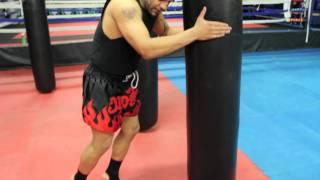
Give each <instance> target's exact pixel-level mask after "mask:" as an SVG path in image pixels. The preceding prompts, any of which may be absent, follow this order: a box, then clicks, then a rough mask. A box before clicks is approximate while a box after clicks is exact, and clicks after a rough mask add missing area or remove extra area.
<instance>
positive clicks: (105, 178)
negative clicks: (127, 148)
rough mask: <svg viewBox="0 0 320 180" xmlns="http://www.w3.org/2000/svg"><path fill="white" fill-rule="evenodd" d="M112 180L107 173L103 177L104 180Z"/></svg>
mask: <svg viewBox="0 0 320 180" xmlns="http://www.w3.org/2000/svg"><path fill="white" fill-rule="evenodd" d="M109 179H110V178H109V175H108V174H107V173H104V174H103V175H102V180H109Z"/></svg>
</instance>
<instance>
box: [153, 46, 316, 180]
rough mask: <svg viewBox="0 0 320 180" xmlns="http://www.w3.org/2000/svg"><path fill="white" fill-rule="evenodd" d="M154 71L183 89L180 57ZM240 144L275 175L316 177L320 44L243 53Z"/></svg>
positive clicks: (286, 179)
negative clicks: (314, 46) (315, 47)
mask: <svg viewBox="0 0 320 180" xmlns="http://www.w3.org/2000/svg"><path fill="white" fill-rule="evenodd" d="M159 70H160V71H161V72H162V73H164V75H165V76H166V77H168V78H169V79H170V80H171V81H172V82H173V83H174V84H175V86H177V87H178V88H179V89H180V90H181V92H183V93H184V94H186V82H185V80H186V78H185V62H184V58H170V59H161V60H160V61H159ZM240 98H241V103H240V130H239V148H240V149H241V150H243V151H244V152H245V153H246V154H247V155H248V156H249V157H250V158H251V159H252V160H253V161H254V163H256V164H257V165H258V167H259V168H260V169H261V170H263V171H264V173H265V174H266V175H267V176H269V177H270V178H271V179H275V180H319V179H320V49H299V50H288V51H274V52H258V53H243V55H242V77H241V97H240Z"/></svg>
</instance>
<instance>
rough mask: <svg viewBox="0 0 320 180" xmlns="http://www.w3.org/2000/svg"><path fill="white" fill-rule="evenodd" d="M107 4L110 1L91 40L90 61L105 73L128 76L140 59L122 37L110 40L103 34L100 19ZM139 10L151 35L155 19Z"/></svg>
mask: <svg viewBox="0 0 320 180" xmlns="http://www.w3.org/2000/svg"><path fill="white" fill-rule="evenodd" d="M109 2H110V0H107V2H106V3H105V5H104V7H103V10H102V15H101V20H100V21H99V24H98V26H97V29H96V32H95V35H94V39H93V47H92V53H91V57H90V60H91V63H92V64H93V65H94V66H96V67H97V68H98V69H100V70H101V71H104V72H106V73H110V74H115V75H124V74H130V73H132V72H133V71H134V70H136V69H137V66H138V63H139V60H140V59H141V57H140V55H139V54H138V53H137V52H136V51H135V50H134V49H133V48H132V47H131V46H130V44H129V43H128V42H127V41H126V40H125V39H124V38H123V37H121V38H117V39H114V40H112V39H109V38H108V37H107V36H106V35H105V34H104V33H103V30H102V19H103V14H104V12H105V9H106V8H107V6H108V4H109ZM138 3H139V0H138ZM139 5H140V3H139ZM140 8H141V11H142V19H143V22H144V24H145V25H146V27H147V29H148V31H149V33H151V30H152V28H153V25H154V23H155V21H156V18H157V17H155V16H152V15H151V14H150V13H149V12H148V11H147V10H146V9H144V8H142V6H141V5H140Z"/></svg>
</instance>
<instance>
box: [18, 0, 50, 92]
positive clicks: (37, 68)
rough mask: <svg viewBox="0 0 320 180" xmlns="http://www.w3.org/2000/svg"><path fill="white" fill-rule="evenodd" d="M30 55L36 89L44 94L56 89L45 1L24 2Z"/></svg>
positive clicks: (25, 0) (29, 0)
mask: <svg viewBox="0 0 320 180" xmlns="http://www.w3.org/2000/svg"><path fill="white" fill-rule="evenodd" d="M22 5H23V12H24V21H25V26H26V29H27V37H28V43H29V53H30V59H31V65H32V71H33V76H34V80H35V83H36V87H37V89H38V91H40V92H42V93H48V92H51V91H52V90H53V89H55V86H56V83H55V77H54V69H53V63H52V57H51V46H50V39H49V29H48V21H47V15H46V9H45V0H23V3H22Z"/></svg>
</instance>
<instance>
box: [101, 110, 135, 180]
mask: <svg viewBox="0 0 320 180" xmlns="http://www.w3.org/2000/svg"><path fill="white" fill-rule="evenodd" d="M139 130H140V124H139V119H138V116H134V117H124V118H123V121H122V125H121V130H120V132H119V134H118V135H117V137H116V138H115V140H114V142H113V146H112V156H111V161H110V164H109V167H108V169H107V170H106V174H105V175H104V176H103V177H104V179H106V180H109V179H110V180H118V179H119V168H120V165H121V162H122V160H123V159H124V158H125V156H126V154H127V152H128V150H129V147H130V143H131V142H132V140H133V138H134V137H135V135H136V134H137V133H138V132H139ZM109 176H110V177H109Z"/></svg>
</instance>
